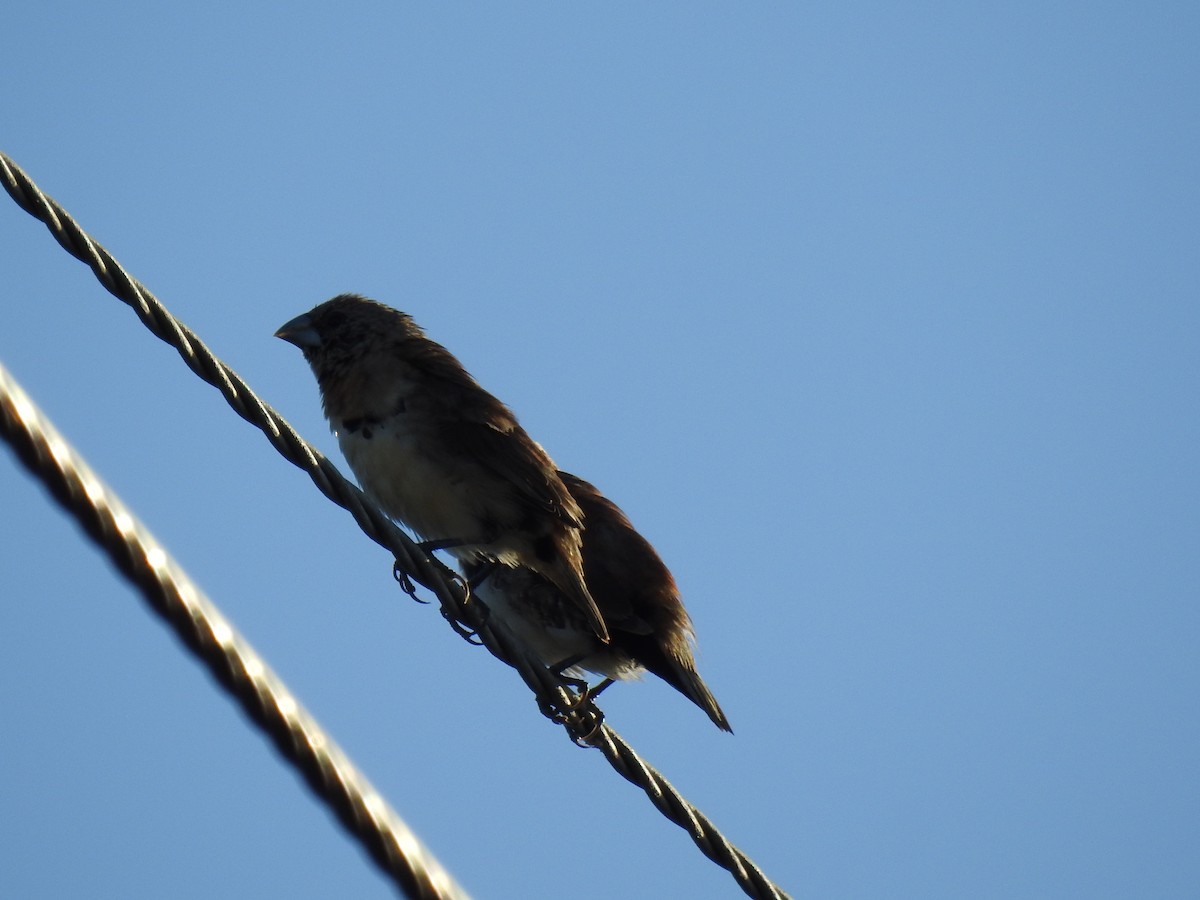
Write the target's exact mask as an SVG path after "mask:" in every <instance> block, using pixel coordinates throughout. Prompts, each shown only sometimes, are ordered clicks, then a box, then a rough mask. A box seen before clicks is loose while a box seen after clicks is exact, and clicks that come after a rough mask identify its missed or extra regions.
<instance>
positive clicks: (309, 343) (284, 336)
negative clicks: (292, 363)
mask: <svg viewBox="0 0 1200 900" xmlns="http://www.w3.org/2000/svg"><path fill="white" fill-rule="evenodd" d="M275 337H277V338H279V339H281V340H284V341H287V342H288V343H289V344H295V345H296V346H297V347H299V348H300V349H301V350H309V349H313V348H315V347H320V346H321V336H320V335H319V334H317V329H315V328H313V324H312V319H311V318H310V317H309V315H308V313H305V314H304V315H302V316H296V318H294V319H292V321H290V322H288V323H287V324H286V325H283V326H282V327H281V328H280V329H279V330H278V331H276V332H275Z"/></svg>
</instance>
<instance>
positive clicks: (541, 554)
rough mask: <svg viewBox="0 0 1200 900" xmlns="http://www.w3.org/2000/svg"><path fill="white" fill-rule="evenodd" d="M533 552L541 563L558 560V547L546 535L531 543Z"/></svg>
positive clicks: (549, 536) (552, 539) (550, 537)
mask: <svg viewBox="0 0 1200 900" xmlns="http://www.w3.org/2000/svg"><path fill="white" fill-rule="evenodd" d="M533 552H534V554H535V555H536V556H537V558H538V559H540V560H541V561H542V562H553V561H554V560H555V559H557V558H558V546H557V545H556V544H555V542H554V538H553V537H552V536H551V535H548V534H543V535H542V536H541V537H539V538H537V539H536V540H535V541H534V542H533Z"/></svg>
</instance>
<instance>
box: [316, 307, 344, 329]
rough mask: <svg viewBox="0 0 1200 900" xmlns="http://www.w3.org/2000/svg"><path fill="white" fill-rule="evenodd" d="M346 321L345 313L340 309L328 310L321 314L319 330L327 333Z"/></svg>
mask: <svg viewBox="0 0 1200 900" xmlns="http://www.w3.org/2000/svg"><path fill="white" fill-rule="evenodd" d="M345 322H346V314H345V313H344V312H342V311H340V310H336V309H335V310H330V311H329V312H327V313H325V315H323V316H321V330H322V331H323V332H325V333H326V334H328V333H329V332H331V331H336V330H337V329H339V328H341V327H342V325H344V324H345Z"/></svg>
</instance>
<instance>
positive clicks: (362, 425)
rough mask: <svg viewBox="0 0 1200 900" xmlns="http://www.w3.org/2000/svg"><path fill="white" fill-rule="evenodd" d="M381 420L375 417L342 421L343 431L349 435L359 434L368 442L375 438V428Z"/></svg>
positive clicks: (356, 417) (358, 417)
mask: <svg viewBox="0 0 1200 900" xmlns="http://www.w3.org/2000/svg"><path fill="white" fill-rule="evenodd" d="M378 424H379V420H378V419H376V418H375V417H374V416H355V417H354V418H353V419H342V430H343V431H345V432H346V433H347V434H359V433H360V432H361V435H362V437H364V438H366V439H367V440H368V441H369V440H370V439H371V438H372V437H374V436H375V431H374V429H375V427H376V426H377V425H378Z"/></svg>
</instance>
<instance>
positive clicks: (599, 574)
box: [462, 471, 733, 732]
mask: <svg viewBox="0 0 1200 900" xmlns="http://www.w3.org/2000/svg"><path fill="white" fill-rule="evenodd" d="M558 474H559V476H560V478H561V479H562V481H563V483H564V484H565V485H566V486H567V489H568V490H569V491H570V492H571V495H572V496H573V497H574V498H575V501H576V502H577V503H578V504H579V507H580V509H582V510H583V518H584V522H585V523H586V527H585V529H584V532H583V573H584V577H585V578H586V579H587V583H588V587H589V588H590V589H591V592H592V596H593V597H594V598H595V600H596V603H597V605H598V606H599V608H600V612H601V614H602V615H603V616H604V620H605V622H606V623H607V625H608V632H609V635H610V640H609V641H608V642H607V643H605V642H603V641H601V640H600V639H599V637H598V635H597V634H596V633H595V631H594V630H593V629H592V628H591V627H590V623H589V622H588V620H587V618H586V617H585V616H583V615H582V614H581V613H580V611H579V609H578V608H577V606H576V605H575V604H573V603H571V602H570V600H569V599H568V598H567V597H565V596H564V595H563V593H562V592H561V591H560V590H559V589H558V588H557V587H556V586H555V585H554V584H552V583H551V582H549V581H548V580H547V579H546V578H544V577H543V576H542V575H540V574H538V573H537V572H535V571H533V570H532V569H529V568H527V567H523V566H519V567H515V568H502V569H498V570H495V571H493V572H492V574H491V575H490V576H489V577H488V578H487V579H485V580H484V581H482V582H481V583H480V584H479V586H478V587H477V588H476V591H475V595H476V596H477V597H478V599H480V600H482V601H483V604H484V606H485V607H487V610H488V615H489V617H497V618H499V619H501V620H502V621H503V622H504V623H505V624H506V625H507V626H508V627H509V629H510V630H511V631H512V632H513V633H514V634H515V635H516V637H517V638H518V639H519V640H520V641H521V642H522V643H523V644H524V645H525V646H527V647H528V648H529V650H530V651H531V652H532V653H533V655H534V656H535V657H537V658H538V659H539V660H540V661H541V662H542V663H543V664H545V665H547V666H549V667H550V668H551V669H554V670H555V671H556V672H558V673H559V674H561V675H564V676H568V677H570V676H579V675H581V674H582V673H581V671H580V670H587V671H588V672H593V673H595V674H597V675H601V676H604V678H605V679H606V680H605V681H604V682H603V683H602V684H601V685H600V686H599V687H597V688H594V689H593V691H592V692H593V693H595V692H597V691H599V690H601V689H603V688H604V687H607V686H608V684H609V683H611V681H613V680H626V679H630V678H636V677H638V676H640V675H641V674H642V673H643V672H645V671H650V672H652V673H653V674H655V675H657V676H658V677H659V678H661V679H662V680H663V681H665V682H667V684H669V685H671V687H673V688H675V689H676V690H677V691H679V692H680V693H681V694H683V695H684V696H685V697H687V698H688V699H689V700H691V701H692V702H693V703H695V704H696V705H697V706H699V707H700V708H701V709H702V710H704V712H705V713H707V714H708V717H709V718H710V719H711V720H712V721H713V723H714V724H715V725H716V726H717V727H718V728H720V729H721V730H722V731H728V732H732V731H733V729H732V728H731V727H730V725H729V719H728V718H726V716H725V713H724V712H723V711H722V709H721V707H720V705H719V704H718V703H717V701H716V698H715V697H713V695H712V692H711V691H710V690H709V689H708V685H706V684H705V683H704V680H703V679H702V678H701V677H700V675H699V674H698V673H697V671H696V661H695V658H694V656H693V653H692V643H693V642H694V639H695V637H694V634H695V633H694V629H693V626H692V620H691V617H690V616H689V615H688V612H687V610H686V609H685V608H684V605H683V600H682V599H681V597H680V594H679V588H678V587H677V586H676V584H675V579H674V577H673V576H672V575H671V572H670V570H669V569H668V568H667V566H666V564H665V563H664V562H663V561H662V559H661V558H660V557H659V555H658V553H657V552H656V551H655V549H654V547H653V546H652V545H651V544H650V542H649V541H648V540H646V539H645V538H644V537H643V536H642V535H641V534H639V533H638V531H637V529H635V528H634V527H633V524H632V523H631V522H630V521H629V518H628V517H627V516H626V515H625V513H624V512H622V511H621V509H620V507H618V506H617V505H616V504H615V503H613V502H612V501H611V500H609V499H608V498H607V497H605V496H604V495H603V494H602V493H601V492H600V491H599V490H598V489H597V488H596V486H595V485H593V484H591V483H590V482H587V481H584V480H583V479H582V478H579V477H577V476H575V475H572V474H570V473H569V472H561V471H560V472H559V473H558ZM462 566H463V570H464V572H463V574H464V575H466V576H467V577H468V578H471V577H472V576H473V575H474V574H475V570H476V569H477V567H478V566H479V563H477V562H466V563H463V564H462Z"/></svg>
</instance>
